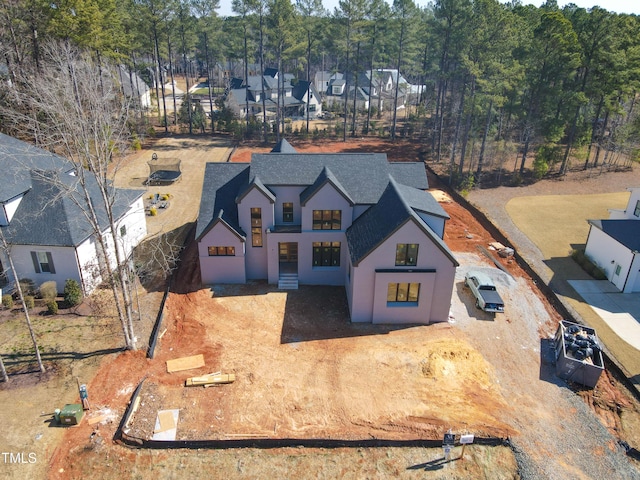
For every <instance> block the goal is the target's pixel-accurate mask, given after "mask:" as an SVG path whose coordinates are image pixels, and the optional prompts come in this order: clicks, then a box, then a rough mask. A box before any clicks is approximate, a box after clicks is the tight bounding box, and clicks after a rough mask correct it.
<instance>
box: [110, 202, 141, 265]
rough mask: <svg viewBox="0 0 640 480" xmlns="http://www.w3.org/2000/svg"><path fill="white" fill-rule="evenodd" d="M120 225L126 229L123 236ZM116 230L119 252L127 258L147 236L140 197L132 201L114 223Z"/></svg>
mask: <svg viewBox="0 0 640 480" xmlns="http://www.w3.org/2000/svg"><path fill="white" fill-rule="evenodd" d="M122 227H124V228H125V230H126V233H125V235H124V236H122V235H121V231H122ZM116 231H117V236H118V239H119V242H120V243H119V245H118V248H119V249H120V253H122V254H123V258H129V256H130V255H131V251H132V250H133V249H134V248H135V247H136V246H137V245H138V244H139V243H140V242H141V241H142V240H143V239H144V237H146V236H147V217H146V215H145V213H144V201H143V199H142V197H140V198H139V199H138V200H136V201H135V202H134V203H132V204H131V207H130V208H129V210H128V211H127V213H126V215H124V216H123V217H122V218H121V219H120V221H118V222H117V223H116Z"/></svg>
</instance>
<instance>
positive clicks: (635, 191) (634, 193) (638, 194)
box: [609, 187, 640, 220]
mask: <svg viewBox="0 0 640 480" xmlns="http://www.w3.org/2000/svg"><path fill="white" fill-rule="evenodd" d="M628 190H630V191H631V195H630V196H629V201H628V202H627V207H626V208H625V209H624V210H619V209H613V208H611V209H609V219H610V220H624V219H630V220H640V217H636V216H635V215H634V212H635V209H636V204H637V203H638V202H640V187H638V188H630V189H628Z"/></svg>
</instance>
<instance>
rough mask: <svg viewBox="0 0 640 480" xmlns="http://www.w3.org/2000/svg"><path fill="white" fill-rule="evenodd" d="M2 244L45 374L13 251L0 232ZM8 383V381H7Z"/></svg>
mask: <svg viewBox="0 0 640 480" xmlns="http://www.w3.org/2000/svg"><path fill="white" fill-rule="evenodd" d="M0 242H1V243H2V249H3V250H4V252H5V254H6V256H7V260H8V261H9V269H10V270H11V274H12V275H13V278H14V280H15V282H16V289H17V290H18V296H19V297H20V303H21V304H22V310H23V311H24V317H25V320H26V321H27V328H28V329H29V335H30V336H31V341H32V342H33V349H34V350H35V352H36V360H37V362H38V368H39V369H40V371H41V372H43V373H44V371H45V368H44V364H43V363H42V357H41V356H40V347H38V340H37V339H36V334H35V332H34V331H33V326H32V325H31V317H29V309H28V308H27V304H26V302H25V300H24V294H23V292H22V286H21V285H20V281H19V279H18V272H17V271H16V267H15V265H14V264H13V257H12V256H11V251H10V248H9V245H8V244H7V241H6V239H5V238H4V233H3V232H2V231H1V230H0ZM2 371H3V376H4V377H5V379H6V375H7V372H6V371H5V369H4V364H2ZM5 381H6V380H5Z"/></svg>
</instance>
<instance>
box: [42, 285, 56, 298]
mask: <svg viewBox="0 0 640 480" xmlns="http://www.w3.org/2000/svg"><path fill="white" fill-rule="evenodd" d="M40 296H41V297H42V298H43V299H44V300H53V299H54V298H56V297H57V296H58V285H57V284H56V282H54V281H53V280H49V281H48V282H44V283H43V284H42V285H40Z"/></svg>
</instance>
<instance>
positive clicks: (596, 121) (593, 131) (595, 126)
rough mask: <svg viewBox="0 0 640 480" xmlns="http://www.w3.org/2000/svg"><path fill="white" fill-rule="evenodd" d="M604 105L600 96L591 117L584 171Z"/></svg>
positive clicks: (602, 96) (602, 97) (587, 165)
mask: <svg viewBox="0 0 640 480" xmlns="http://www.w3.org/2000/svg"><path fill="white" fill-rule="evenodd" d="M603 105H604V95H600V101H599V102H598V108H596V113H595V115H594V117H593V123H592V124H591V140H590V141H589V146H588V147H587V155H586V158H585V160H584V170H586V169H587V168H589V159H590V158H591V148H592V147H593V143H594V142H595V141H596V138H597V135H598V134H597V131H598V118H600V112H601V111H602V107H603Z"/></svg>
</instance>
